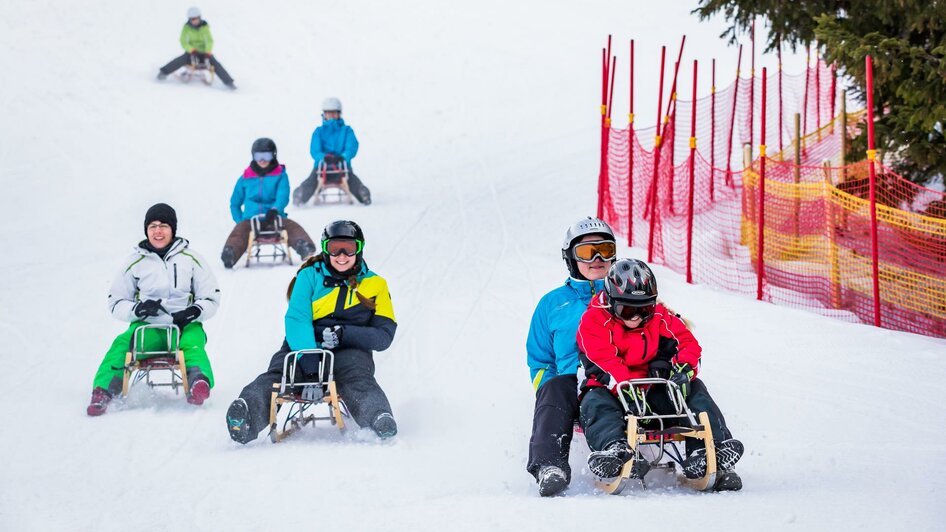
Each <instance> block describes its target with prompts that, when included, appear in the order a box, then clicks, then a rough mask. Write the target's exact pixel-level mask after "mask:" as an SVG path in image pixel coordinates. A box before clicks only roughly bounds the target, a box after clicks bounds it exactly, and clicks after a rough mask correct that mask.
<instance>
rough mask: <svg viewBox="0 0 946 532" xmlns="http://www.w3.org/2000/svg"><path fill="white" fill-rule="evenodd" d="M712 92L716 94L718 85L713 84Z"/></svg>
mask: <svg viewBox="0 0 946 532" xmlns="http://www.w3.org/2000/svg"><path fill="white" fill-rule="evenodd" d="M710 94H716V85H713V86H712V88H710Z"/></svg>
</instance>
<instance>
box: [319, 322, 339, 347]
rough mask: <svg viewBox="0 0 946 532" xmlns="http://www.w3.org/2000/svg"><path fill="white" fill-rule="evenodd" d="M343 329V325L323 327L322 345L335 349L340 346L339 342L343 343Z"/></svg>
mask: <svg viewBox="0 0 946 532" xmlns="http://www.w3.org/2000/svg"><path fill="white" fill-rule="evenodd" d="M343 331H344V329H342V326H341V325H336V326H334V327H326V328H324V329H322V342H321V343H322V347H323V348H324V349H335V348H336V347H338V344H340V343H342V332H343Z"/></svg>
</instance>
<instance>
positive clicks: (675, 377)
mask: <svg viewBox="0 0 946 532" xmlns="http://www.w3.org/2000/svg"><path fill="white" fill-rule="evenodd" d="M693 374H694V372H693V368H691V367H690V365H689V364H674V365H673V369H672V370H671V371H670V382H672V383H674V384H676V385H677V387H678V388H680V393H682V394H683V398H684V399H686V398H687V395H689V394H690V381H692V380H693Z"/></svg>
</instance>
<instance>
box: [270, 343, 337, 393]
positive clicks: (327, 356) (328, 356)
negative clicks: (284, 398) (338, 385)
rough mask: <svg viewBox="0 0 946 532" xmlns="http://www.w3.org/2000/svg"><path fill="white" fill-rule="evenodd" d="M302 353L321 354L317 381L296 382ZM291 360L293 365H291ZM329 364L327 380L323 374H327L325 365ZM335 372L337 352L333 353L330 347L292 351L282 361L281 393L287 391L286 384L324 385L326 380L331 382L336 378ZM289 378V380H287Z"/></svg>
mask: <svg viewBox="0 0 946 532" xmlns="http://www.w3.org/2000/svg"><path fill="white" fill-rule="evenodd" d="M302 355H319V356H320V359H319V380H317V381H315V382H296V366H297V365H298V361H299V357H300V356H302ZM290 361H292V365H291V366H290V364H289V363H290ZM326 363H327V364H328V377H327V379H326V380H325V381H323V380H322V376H323V375H325V366H326ZM334 373H335V353H332V352H331V351H329V350H328V349H299V350H298V351H290V352H288V353H286V356H285V357H283V361H282V378H281V379H280V381H279V394H280V395H282V394H284V393H286V386H287V385H289V386H309V385H315V386H324V385H325V383H326V382H330V381H332V380H333V379H334ZM287 378H288V381H287Z"/></svg>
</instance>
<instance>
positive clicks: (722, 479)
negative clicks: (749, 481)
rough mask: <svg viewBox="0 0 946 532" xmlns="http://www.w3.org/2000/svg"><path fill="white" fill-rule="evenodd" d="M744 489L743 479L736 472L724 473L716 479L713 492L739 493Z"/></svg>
mask: <svg viewBox="0 0 946 532" xmlns="http://www.w3.org/2000/svg"><path fill="white" fill-rule="evenodd" d="M741 489H742V479H741V478H739V474H738V473H736V472H735V471H724V472H721V473H720V474H719V475H718V476H717V477H716V484H714V485H713V491H739V490H741Z"/></svg>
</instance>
